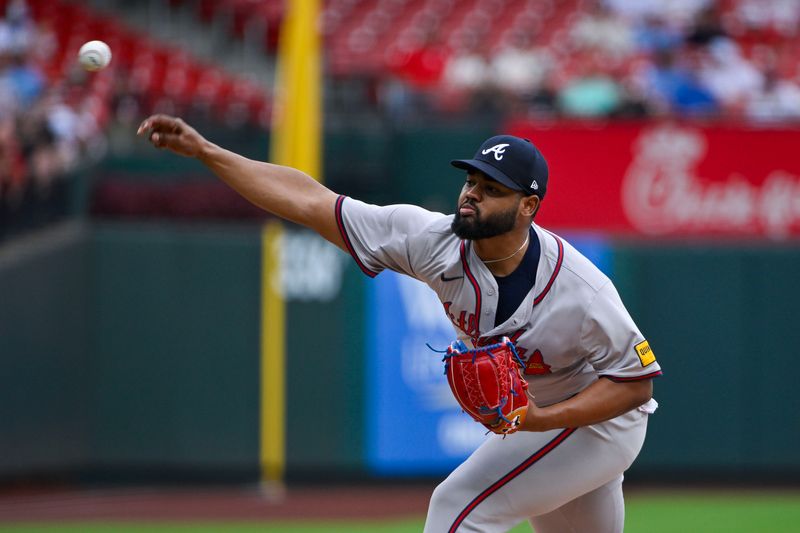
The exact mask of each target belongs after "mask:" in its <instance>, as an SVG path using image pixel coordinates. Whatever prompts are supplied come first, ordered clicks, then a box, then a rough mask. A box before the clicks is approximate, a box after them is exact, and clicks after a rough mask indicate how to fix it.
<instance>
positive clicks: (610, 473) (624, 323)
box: [336, 196, 661, 533]
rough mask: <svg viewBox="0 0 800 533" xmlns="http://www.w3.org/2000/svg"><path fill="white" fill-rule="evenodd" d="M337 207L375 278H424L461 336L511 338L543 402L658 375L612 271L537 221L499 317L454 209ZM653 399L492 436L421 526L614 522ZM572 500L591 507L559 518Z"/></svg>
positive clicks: (346, 235) (600, 526)
mask: <svg viewBox="0 0 800 533" xmlns="http://www.w3.org/2000/svg"><path fill="white" fill-rule="evenodd" d="M336 217H337V222H338V224H339V230H340V232H341V234H342V237H343V239H344V241H345V243H346V246H347V248H348V250H349V252H350V254H351V255H352V256H353V258H354V259H355V261H356V263H357V264H358V265H359V267H360V268H361V270H362V271H363V272H364V273H365V274H367V275H369V276H371V277H374V276H375V275H377V274H378V273H379V272H381V271H382V270H384V269H387V268H388V269H390V270H394V271H396V272H399V273H402V274H406V275H409V276H412V277H414V278H416V279H418V280H420V281H423V282H424V283H426V284H427V285H428V286H430V287H431V288H432V289H433V290H434V291H435V292H436V294H437V295H438V297H439V299H440V301H441V302H442V305H443V307H444V311H445V313H446V314H447V316H448V317H449V318H450V320H451V322H452V323H453V326H454V328H455V331H456V335H457V336H458V338H459V339H460V340H462V341H464V342H465V343H467V345H471V346H473V347H474V346H480V345H485V344H490V343H493V342H496V341H497V340H498V339H499V338H500V337H501V336H508V337H509V338H511V339H512V340H513V341H514V343H515V345H516V346H517V351H518V353H519V355H520V357H521V359H522V360H523V362H524V364H525V369H524V371H523V373H524V375H525V378H526V380H527V381H528V383H529V390H530V392H531V393H532V394H533V396H534V400H533V401H535V403H536V404H537V405H539V406H540V407H542V406H546V405H550V404H553V403H556V402H559V401H562V400H565V399H567V398H570V397H571V396H574V395H575V394H577V393H579V392H580V391H582V390H583V389H585V388H586V387H588V386H589V385H590V384H592V383H593V382H594V381H596V380H597V379H598V378H599V377H606V378H608V379H611V380H614V381H633V380H640V379H650V378H653V377H655V376H658V375H660V374H661V368H660V367H659V364H658V362H657V361H656V359H655V356H654V355H653V352H652V350H651V349H650V346H649V344H648V343H647V341H646V339H645V338H644V337H643V336H642V334H641V333H640V331H639V329H638V328H637V327H636V324H634V322H633V320H632V319H631V317H630V315H629V314H628V312H627V310H626V309H625V307H624V305H623V304H622V301H621V300H620V298H619V295H618V294H617V291H616V289H615V288H614V286H613V284H612V283H611V281H610V280H609V278H608V277H607V276H605V275H604V274H603V273H602V272H600V270H599V269H597V268H596V267H595V266H594V265H593V264H592V263H591V262H590V261H589V260H588V259H586V258H585V257H584V256H583V255H581V254H580V253H579V252H578V251H577V250H575V249H574V248H573V247H572V246H571V245H570V244H569V243H567V242H565V241H564V240H563V239H562V238H560V237H558V236H556V235H554V234H553V233H550V232H548V231H546V230H545V229H543V228H541V227H539V226H537V225H535V224H534V225H533V227H534V230H535V232H536V235H537V237H538V239H539V242H540V246H541V254H540V259H539V266H538V270H537V274H536V281H535V284H534V286H533V288H532V289H531V291H530V292H529V293H528V294H527V296H526V297H525V299H524V300H523V302H522V304H521V305H520V306H519V308H518V309H517V310H516V311H515V312H514V313H513V314H512V315H511V316H510V317H509V318H508V319H507V320H506V321H505V322H503V323H502V324H499V325H497V326H495V310H496V307H497V300H498V288H497V282H496V281H495V279H494V276H493V275H492V273H491V272H490V271H489V269H488V268H487V267H486V266H485V265H484V264H483V262H482V261H481V260H480V258H478V257H477V255H476V254H475V251H474V248H473V246H472V245H471V243H470V242H469V241H464V240H461V239H459V238H458V237H457V236H455V235H454V234H453V232H452V231H451V229H450V224H451V222H452V218H453V217H452V215H444V214H441V213H434V212H430V211H427V210H425V209H422V208H420V207H417V206H411V205H392V206H383V207H381V206H374V205H369V204H366V203H364V202H360V201H358V200H355V199H352V198H347V197H344V196H342V197H339V199H338V201H337V203H336ZM654 409H655V401H654V400H651V401H650V402H648V404H645V405H644V406H642V407H641V408H639V409H637V410H634V411H632V412H629V413H626V414H625V415H622V416H620V417H617V418H614V419H612V420H609V421H606V422H603V423H601V424H595V425H593V426H587V427H584V428H578V429H575V428H569V429H564V430H558V431H548V432H541V433H535V432H523V431H520V432H517V433H514V434H512V435H510V436H508V437H507V438H505V439H503V438H502V437H499V436H490V437H489V438H488V439H487V441H486V443H485V444H483V445H482V446H481V447H480V448H479V449H478V450H477V451H476V452H475V453H474V454H473V455H472V456H471V457H470V458H469V459H468V460H467V461H466V462H465V463H463V464H462V465H461V466H459V468H458V469H456V470H455V471H454V472H453V474H451V476H449V477H448V479H447V480H446V481H445V482H444V483H443V484H442V485H440V486H439V487H438V488H437V490H436V492H435V493H434V497H433V498H432V500H431V507H430V509H429V514H428V521H427V522H426V531H456V530H458V531H481V532H488V531H506V530H507V529H509V528H510V527H512V526H513V525H514V524H515V523H516V522H518V521H520V520H523V519H526V518H531V521H532V523H534V524H535V526H536V527H537V532H539V533H542V532H546V531H549V530H553V531H565V530H568V529H566V526H565V524H566V525H569V524H571V525H569V527H575V528H577V529H576V530H581V529H580V527H579V526H580V524H581V523H582V522H580V520H589V521H590V522H587V523H591V524H592V527H591V528H590V529H591V530H592V531H617V530H619V531H621V521H620V520H621V519H620V517H621V516H622V512H621V510H620V506H621V505H622V496H621V479H622V477H621V475H622V472H623V471H624V470H625V469H626V468H627V467H628V466H629V465H630V464H631V463H632V461H633V460H634V458H635V457H636V455H637V454H638V451H639V449H640V447H641V445H642V442H643V439H644V433H645V426H646V418H647V414H648V413H650V412H652V411H653V410H654ZM609 436H610V437H611V438H609ZM495 437H497V438H495ZM495 447H500V448H502V449H503V451H502V456H503V457H505V458H507V459H508V463H507V464H506V463H503V464H498V461H497V460H496V457H497V455H495V454H496V453H498V452H497V450H494V449H493V448H495ZM484 457H487V458H488V457H492V458H493V459H492V460H491V462H490V461H488V460H485V459H483V458H484ZM492 480H494V482H492ZM604 487H605V488H604ZM567 505H572V506H574V507H575V508H580V509H596V510H594V511H592V512H589V511H587V512H589V514H590V515H591V516H588V517H585V516H584V515H585V514H586V513H578V514H580V516H578V515H577V514H575V513H571V514H568V515H567V516H573V518H571V519H570V520H573V522H560V521H559V520H560V519H559V518H558V517H559V516H561V515H562V514H564V513H562V512H559V513H554V511H555V510H556V509H559V510H560V511H564V510H565V509H567V507H565V506H567ZM604 524H605V525H604ZM614 524H619V529H617V526H616V525H614Z"/></svg>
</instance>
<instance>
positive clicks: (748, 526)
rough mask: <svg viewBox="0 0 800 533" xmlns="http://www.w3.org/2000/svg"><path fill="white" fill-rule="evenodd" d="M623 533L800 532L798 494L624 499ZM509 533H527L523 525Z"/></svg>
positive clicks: (305, 525)
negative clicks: (625, 513)
mask: <svg viewBox="0 0 800 533" xmlns="http://www.w3.org/2000/svg"><path fill="white" fill-rule="evenodd" d="M626 512H627V515H626V521H625V522H626V526H625V531H626V533H668V532H669V533H673V532H675V531H691V532H693V533H694V532H704V533H705V532H708V533H714V532H725V533H752V532H761V531H764V532H769V533H795V532H797V531H800V493H798V492H741V493H739V492H731V493H720V492H702V491H685V492H677V491H676V492H657V493H638V494H634V495H632V496H628V498H627V509H626ZM422 524H423V520H422V518H419V519H416V520H413V519H412V520H388V521H385V522H345V521H333V522H324V523H323V522H306V521H295V522H287V521H280V522H262V523H254V522H204V523H192V522H180V523H176V522H171V523H170V522H159V523H151V522H141V523H132V522H90V523H63V524H60V523H55V524H32V523H30V524H7V525H0V532H2V533H134V532H139V531H146V532H152V533H212V532H214V533H217V532H225V533H256V532H258V533H279V532H280V533H323V532H325V533H368V532H369V533H412V532H420V531H422ZM512 531H513V533H524V532H527V533H530V531H531V528H530V526H528V525H527V524H526V523H523V524H520V525H519V526H517V527H516V528H514V529H513V530H512Z"/></svg>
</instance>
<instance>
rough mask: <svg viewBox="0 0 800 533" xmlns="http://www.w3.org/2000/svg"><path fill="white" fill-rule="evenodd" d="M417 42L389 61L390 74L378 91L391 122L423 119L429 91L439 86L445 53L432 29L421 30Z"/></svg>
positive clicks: (445, 50) (442, 45) (446, 52)
mask: <svg viewBox="0 0 800 533" xmlns="http://www.w3.org/2000/svg"><path fill="white" fill-rule="evenodd" d="M422 35H423V37H422V38H421V39H420V41H419V42H418V43H416V44H414V45H413V46H411V47H410V48H409V49H407V50H401V51H398V52H396V53H394V54H393V56H392V57H390V59H389V68H390V71H391V72H390V73H389V76H387V78H386V80H385V86H384V87H383V88H382V90H381V91H380V92H381V94H382V96H381V99H382V103H383V104H384V107H385V108H386V109H387V111H388V113H389V115H390V117H392V118H393V120H395V121H398V122H402V121H403V120H405V119H407V118H409V117H413V115H419V116H426V114H427V113H428V111H429V110H430V109H431V107H432V102H431V99H432V91H433V90H434V89H436V88H438V87H439V86H440V83H441V80H442V75H443V73H444V69H445V65H446V64H447V60H448V57H449V51H448V49H447V47H446V46H445V45H444V43H443V42H442V40H441V37H440V35H439V33H438V32H437V31H436V30H435V29H430V30H426V31H423V33H422Z"/></svg>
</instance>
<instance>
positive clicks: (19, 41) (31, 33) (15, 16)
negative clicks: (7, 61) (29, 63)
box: [0, 0, 36, 54]
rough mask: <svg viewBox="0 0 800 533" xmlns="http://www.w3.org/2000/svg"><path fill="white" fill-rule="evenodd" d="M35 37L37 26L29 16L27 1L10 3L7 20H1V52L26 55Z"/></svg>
mask: <svg viewBox="0 0 800 533" xmlns="http://www.w3.org/2000/svg"><path fill="white" fill-rule="evenodd" d="M35 37H36V26H35V24H34V22H33V21H32V20H31V18H30V16H29V13H28V5H27V4H26V3H25V0H12V1H11V2H9V3H8V5H6V13H5V18H4V19H2V20H0V52H5V53H10V54H26V53H27V52H28V51H29V50H30V49H31V48H32V45H33V43H34V40H35Z"/></svg>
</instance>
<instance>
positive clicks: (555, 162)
mask: <svg viewBox="0 0 800 533" xmlns="http://www.w3.org/2000/svg"><path fill="white" fill-rule="evenodd" d="M505 131H506V132H508V133H511V134H514V135H519V136H521V137H527V138H529V139H531V140H532V141H533V142H534V143H536V145H537V146H539V148H540V149H541V150H542V153H543V154H544V156H545V158H546V159H547V161H548V164H549V166H550V181H549V183H548V187H547V197H546V199H545V202H544V203H543V204H542V212H541V214H540V215H539V216H540V219H541V222H542V224H543V225H546V226H550V227H554V228H559V229H581V230H586V229H589V230H597V231H604V232H613V233H635V234H643V235H648V236H690V235H706V236H708V235H717V236H724V235H727V236H756V237H770V238H776V239H781V238H787V237H796V236H800V129H763V128H760V129H757V128H746V127H741V126H738V127H735V126H723V125H714V126H698V125H690V124H680V123H673V122H659V123H636V124H631V123H623V124H617V123H613V124H606V125H602V126H592V125H584V124H564V123H553V124H549V125H542V124H532V123H527V122H525V123H522V122H517V123H512V124H509V125H508V127H507V128H505Z"/></svg>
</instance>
